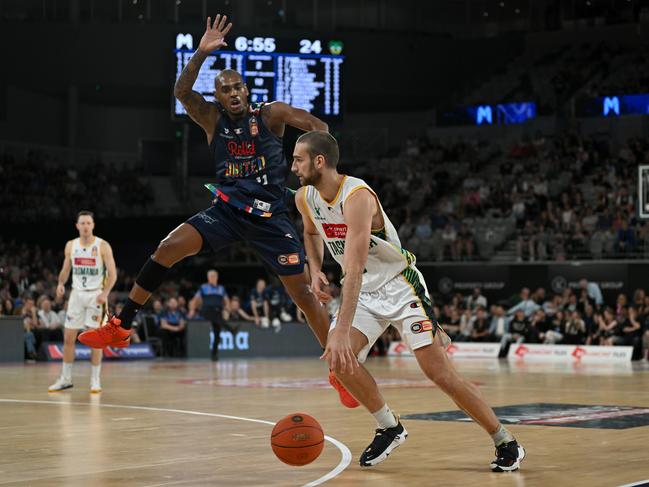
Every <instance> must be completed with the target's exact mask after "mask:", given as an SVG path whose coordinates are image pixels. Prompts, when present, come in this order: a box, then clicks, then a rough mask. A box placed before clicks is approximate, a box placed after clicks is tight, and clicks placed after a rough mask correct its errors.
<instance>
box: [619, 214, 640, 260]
mask: <svg viewBox="0 0 649 487" xmlns="http://www.w3.org/2000/svg"><path fill="white" fill-rule="evenodd" d="M635 246H636V240H635V232H634V231H633V228H630V227H629V222H628V221H626V220H623V221H622V226H621V227H620V229H619V230H618V231H617V237H616V239H615V253H616V254H617V255H618V256H625V255H627V254H630V253H632V252H633V251H635Z"/></svg>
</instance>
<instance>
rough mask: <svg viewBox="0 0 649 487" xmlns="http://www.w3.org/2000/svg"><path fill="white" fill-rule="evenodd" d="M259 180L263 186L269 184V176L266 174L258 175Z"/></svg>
mask: <svg viewBox="0 0 649 487" xmlns="http://www.w3.org/2000/svg"><path fill="white" fill-rule="evenodd" d="M257 182H258V183H260V184H261V185H262V186H266V185H267V184H268V176H267V175H266V174H262V175H261V176H258V177H257Z"/></svg>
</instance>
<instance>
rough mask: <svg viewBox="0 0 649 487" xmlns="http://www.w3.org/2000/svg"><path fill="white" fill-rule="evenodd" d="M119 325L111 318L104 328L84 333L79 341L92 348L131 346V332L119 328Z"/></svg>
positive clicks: (119, 321)
mask: <svg viewBox="0 0 649 487" xmlns="http://www.w3.org/2000/svg"><path fill="white" fill-rule="evenodd" d="M121 323H122V322H121V320H119V319H118V318H116V317H115V316H113V317H112V318H111V319H110V320H108V323H106V324H105V325H104V326H100V327H99V328H94V329H92V330H88V331H84V332H83V333H82V334H81V335H79V341H80V342H81V343H83V344H84V345H88V346H89V347H92V348H100V349H101V348H106V347H116V348H126V347H128V346H129V345H130V344H131V330H127V329H126V328H122V327H121V326H119V325H120V324H121Z"/></svg>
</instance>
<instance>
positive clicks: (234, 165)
mask: <svg viewBox="0 0 649 487" xmlns="http://www.w3.org/2000/svg"><path fill="white" fill-rule="evenodd" d="M225 168H226V169H225V175H226V177H229V178H245V177H248V176H250V175H252V174H258V173H260V172H262V171H263V170H264V169H266V158H265V157H264V156H260V157H258V158H257V159H253V160H248V161H226V162H225Z"/></svg>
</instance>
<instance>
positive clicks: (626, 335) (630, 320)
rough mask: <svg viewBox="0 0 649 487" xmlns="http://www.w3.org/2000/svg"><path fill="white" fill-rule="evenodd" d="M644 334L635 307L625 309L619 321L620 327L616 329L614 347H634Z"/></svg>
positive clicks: (613, 340)
mask: <svg viewBox="0 0 649 487" xmlns="http://www.w3.org/2000/svg"><path fill="white" fill-rule="evenodd" d="M641 333H642V325H641V324H640V321H639V320H638V312H637V310H636V309H635V308H634V307H626V306H625V307H624V308H623V311H622V317H621V318H620V320H619V321H618V326H617V327H616V328H615V335H614V336H613V339H612V343H613V345H626V346H629V347H634V346H635V345H636V342H637V340H638V338H639V337H640V334H641Z"/></svg>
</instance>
